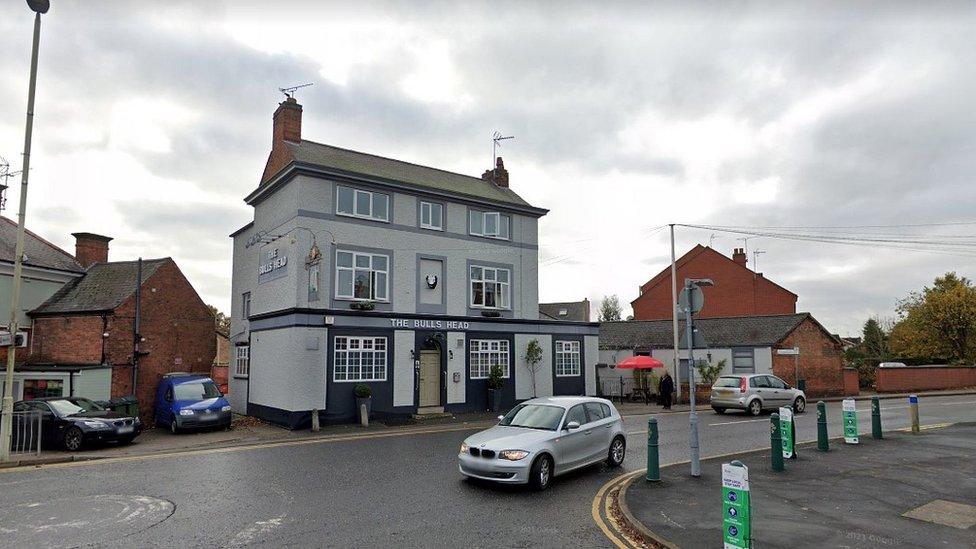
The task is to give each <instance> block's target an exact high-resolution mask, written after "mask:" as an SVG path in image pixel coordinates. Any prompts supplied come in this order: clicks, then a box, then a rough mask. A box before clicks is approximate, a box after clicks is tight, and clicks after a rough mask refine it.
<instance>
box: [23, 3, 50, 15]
mask: <svg viewBox="0 0 976 549" xmlns="http://www.w3.org/2000/svg"><path fill="white" fill-rule="evenodd" d="M27 6H28V7H29V8H30V9H31V10H33V11H35V12H37V13H47V10H49V9H51V0H27Z"/></svg>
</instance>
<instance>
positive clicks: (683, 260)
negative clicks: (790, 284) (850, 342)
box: [630, 244, 796, 304]
mask: <svg viewBox="0 0 976 549" xmlns="http://www.w3.org/2000/svg"><path fill="white" fill-rule="evenodd" d="M704 253H711V254H715V255H717V256H718V257H721V258H722V259H724V260H726V261H728V262H729V263H732V264H734V265H736V266H738V267H739V268H741V269H745V270H746V271H748V272H750V273H753V272H755V271H753V270H752V269H750V268H749V267H746V266H745V265H741V264H739V263H736V262H735V261H732V258H731V257H729V256H727V255H725V254H723V253H722V252H719V251H717V250H714V249H712V248H709V247H708V246H702V245H701V244H696V245H695V247H694V248H692V249H690V250H688V252H687V253H685V255H683V256H681V257H679V258H678V259H677V260H676V261H675V266H676V268H678V269H681V268H682V267H683V266H684V265H685V264H687V263H690V262H691V261H692V260H694V259H695V258H696V257H698V256H700V255H702V254H704ZM762 278H763V280H765V281H766V282H769V283H770V284H772V285H773V286H776V287H777V288H780V289H781V290H783V291H784V292H786V293H788V294H790V295H792V296H794V297H796V294H794V293H793V292H791V291H789V290H787V289H786V288H784V287H782V286H780V285H779V284H777V283H775V282H773V281H772V280H770V279H768V278H766V277H762ZM666 280H671V266H670V265H669V266H667V267H665V268H664V269H662V270H661V272H659V273H657V274H656V275H654V277H653V278H651V279H650V280H648V281H647V282H645V283H644V284H642V285H641V287H640V288H641V295H643V294H645V293H647V291H649V290H650V289H651V288H653V287H655V286H657V285H658V284H661V283H662V282H664V281H666ZM679 289H680V287H679ZM638 299H640V296H637V297H636V298H635V299H634V300H633V301H631V302H630V303H631V304H633V303H635V302H636V301H637V300H638Z"/></svg>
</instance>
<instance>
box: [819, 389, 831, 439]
mask: <svg viewBox="0 0 976 549" xmlns="http://www.w3.org/2000/svg"><path fill="white" fill-rule="evenodd" d="M817 450H820V451H821V452H826V451H827V450H830V442H829V441H828V438H827V404H826V403H825V402H824V401H822V400H821V401H820V402H818V403H817Z"/></svg>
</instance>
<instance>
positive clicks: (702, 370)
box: [695, 358, 728, 386]
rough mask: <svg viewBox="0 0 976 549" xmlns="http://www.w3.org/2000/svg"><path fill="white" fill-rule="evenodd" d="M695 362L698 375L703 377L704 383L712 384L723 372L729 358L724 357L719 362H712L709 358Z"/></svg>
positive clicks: (700, 377)
mask: <svg viewBox="0 0 976 549" xmlns="http://www.w3.org/2000/svg"><path fill="white" fill-rule="evenodd" d="M695 362H697V364H696V365H695V369H696V370H698V377H699V379H701V382H702V385H708V386H711V385H712V384H713V383H715V380H716V379H718V376H719V375H721V374H722V370H724V369H725V364H726V363H727V362H728V360H727V359H724V358H723V359H722V360H720V361H718V364H711V363H709V362H708V361H707V360H696V361H695Z"/></svg>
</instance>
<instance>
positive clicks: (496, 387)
mask: <svg viewBox="0 0 976 549" xmlns="http://www.w3.org/2000/svg"><path fill="white" fill-rule="evenodd" d="M504 385H505V379H504V378H503V377H502V367H501V365H500V364H495V365H494V366H492V367H491V370H490V371H489V372H488V406H490V407H491V411H492V412H500V411H501V410H502V386H504Z"/></svg>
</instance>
